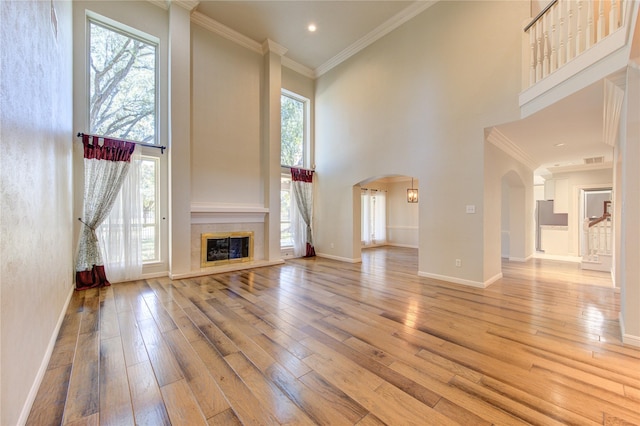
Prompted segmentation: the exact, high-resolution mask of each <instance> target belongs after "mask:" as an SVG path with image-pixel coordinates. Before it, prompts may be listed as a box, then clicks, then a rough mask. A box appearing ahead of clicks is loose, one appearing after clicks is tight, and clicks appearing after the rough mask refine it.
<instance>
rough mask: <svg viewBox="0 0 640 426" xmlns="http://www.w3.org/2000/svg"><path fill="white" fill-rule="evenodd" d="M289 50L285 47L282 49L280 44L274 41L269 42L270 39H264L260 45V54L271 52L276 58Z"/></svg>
mask: <svg viewBox="0 0 640 426" xmlns="http://www.w3.org/2000/svg"><path fill="white" fill-rule="evenodd" d="M288 50H289V49H287V48H286V47H284V46H283V45H281V44H278V43H276V42H275V41H273V40H271V39H266V40H265V41H264V42H263V43H262V54H263V55H264V54H266V53H268V52H273V53H275V54H276V55H278V56H284V54H285V53H287V51H288Z"/></svg>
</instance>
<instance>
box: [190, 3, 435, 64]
mask: <svg viewBox="0 0 640 426" xmlns="http://www.w3.org/2000/svg"><path fill="white" fill-rule="evenodd" d="M433 3H434V2H432V1H402V0H386V1H382V0H381V1H366V0H356V1H353V0H351V1H330V0H322V1H313V0H305V1H216V0H203V1H200V2H199V3H198V6H197V7H196V11H197V12H200V13H202V14H204V15H206V16H208V17H209V18H211V19H214V20H215V21H217V22H219V23H221V24H223V25H225V26H226V27H228V28H231V29H232V30H234V31H236V32H238V33H240V34H242V35H244V36H247V37H249V38H250V39H252V40H254V41H256V42H257V43H263V42H264V41H265V40H266V39H270V40H272V41H274V42H276V43H278V44H280V45H282V46H283V47H285V48H287V49H288V51H287V53H286V55H285V56H286V57H287V58H289V59H291V60H293V61H295V62H297V63H299V64H301V65H303V66H305V67H307V68H310V69H311V70H317V69H318V68H319V67H321V66H322V65H323V64H327V63H331V62H332V61H331V60H332V59H333V58H334V57H336V56H339V55H340V53H341V52H343V51H345V50H348V49H353V47H354V45H360V44H361V42H362V41H363V39H367V40H368V39H372V40H373V39H375V36H376V35H377V34H382V35H384V34H386V32H385V31H387V32H388V31H390V30H392V29H393V28H395V27H396V26H398V25H399V24H401V23H402V22H404V21H405V20H406V19H408V18H411V17H413V16H415V14H416V13H419V12H420V11H422V10H424V9H426V8H427V7H428V6H430V5H431V4H433ZM311 23H313V24H315V25H316V26H317V30H316V31H315V32H313V33H312V32H309V31H308V30H307V27H308V25H309V24H311ZM362 47H364V46H362Z"/></svg>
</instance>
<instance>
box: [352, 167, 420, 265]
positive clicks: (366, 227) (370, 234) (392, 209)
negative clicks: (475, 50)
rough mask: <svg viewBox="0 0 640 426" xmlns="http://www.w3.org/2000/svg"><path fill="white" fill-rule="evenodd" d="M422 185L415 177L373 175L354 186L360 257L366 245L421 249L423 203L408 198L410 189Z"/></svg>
mask: <svg viewBox="0 0 640 426" xmlns="http://www.w3.org/2000/svg"><path fill="white" fill-rule="evenodd" d="M418 188H419V182H418V180H417V179H416V178H415V177H414V178H412V177H411V176H402V175H387V176H377V177H372V178H369V179H365V180H363V181H361V182H358V183H356V184H355V185H354V186H353V204H354V205H353V213H354V217H353V230H354V252H357V256H356V258H361V255H362V249H363V248H368V247H376V246H381V245H387V246H397V247H407V248H415V249H418V231H419V226H418V217H419V214H418V213H419V212H418V208H419V207H418V206H419V202H408V200H407V190H408V189H418ZM418 201H419V199H418ZM381 206H384V208H383V210H380V207H381ZM358 237H359V238H358ZM416 268H417V265H416Z"/></svg>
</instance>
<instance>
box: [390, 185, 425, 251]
mask: <svg viewBox="0 0 640 426" xmlns="http://www.w3.org/2000/svg"><path fill="white" fill-rule="evenodd" d="M419 184H420V182H418V180H416V179H414V181H413V187H414V188H418V203H408V202H407V189H408V188H410V187H411V180H409V181H406V180H404V181H402V182H394V181H392V182H390V183H389V184H388V185H387V242H388V243H389V244H390V245H395V246H402V247H415V248H418V229H419V228H418V206H419V205H420V204H419V202H420V185H419Z"/></svg>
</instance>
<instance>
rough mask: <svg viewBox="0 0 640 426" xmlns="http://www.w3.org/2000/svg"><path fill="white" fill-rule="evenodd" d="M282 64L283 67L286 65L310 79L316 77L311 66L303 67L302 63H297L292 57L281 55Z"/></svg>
mask: <svg viewBox="0 0 640 426" xmlns="http://www.w3.org/2000/svg"><path fill="white" fill-rule="evenodd" d="M282 66H283V67H287V68H289V69H291V70H293V71H295V72H297V73H298V74H302V75H304V76H305V77H308V78H310V79H312V80H313V79H315V78H316V77H317V76H316V73H315V71H313V70H312V69H311V68H309V67H305V66H304V65H302V64H300V63H298V62H296V61H294V60H293V59H291V58H288V57H286V56H283V57H282Z"/></svg>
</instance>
